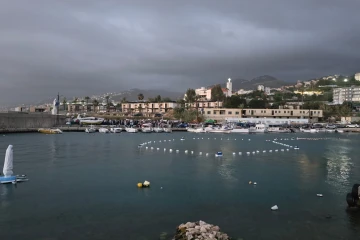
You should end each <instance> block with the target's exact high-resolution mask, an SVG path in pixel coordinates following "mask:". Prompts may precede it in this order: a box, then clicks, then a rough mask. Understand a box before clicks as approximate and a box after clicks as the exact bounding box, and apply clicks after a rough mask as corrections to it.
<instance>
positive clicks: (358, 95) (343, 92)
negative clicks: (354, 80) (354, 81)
mask: <svg viewBox="0 0 360 240" xmlns="http://www.w3.org/2000/svg"><path fill="white" fill-rule="evenodd" d="M344 102H360V87H359V86H352V87H343V88H334V89H333V103H334V104H343V103H344Z"/></svg>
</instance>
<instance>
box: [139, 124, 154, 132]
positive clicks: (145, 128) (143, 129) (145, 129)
mask: <svg viewBox="0 0 360 240" xmlns="http://www.w3.org/2000/svg"><path fill="white" fill-rule="evenodd" d="M152 131H153V128H152V124H151V123H145V124H143V125H142V127H141V132H143V133H151V132H152Z"/></svg>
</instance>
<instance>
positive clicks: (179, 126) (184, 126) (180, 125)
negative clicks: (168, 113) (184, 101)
mask: <svg viewBox="0 0 360 240" xmlns="http://www.w3.org/2000/svg"><path fill="white" fill-rule="evenodd" d="M188 126H189V125H188V124H187V123H181V124H179V125H177V126H176V127H177V128H187V127H188Z"/></svg>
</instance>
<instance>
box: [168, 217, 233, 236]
mask: <svg viewBox="0 0 360 240" xmlns="http://www.w3.org/2000/svg"><path fill="white" fill-rule="evenodd" d="M202 239H220V240H231V238H230V237H229V236H228V235H227V234H226V233H222V232H220V228H219V227H218V226H215V225H212V224H208V223H206V222H204V221H198V222H187V223H185V224H180V226H178V227H177V228H176V235H175V237H174V238H173V240H202Z"/></svg>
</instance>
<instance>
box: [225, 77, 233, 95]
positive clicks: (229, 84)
mask: <svg viewBox="0 0 360 240" xmlns="http://www.w3.org/2000/svg"><path fill="white" fill-rule="evenodd" d="M226 88H227V90H228V93H227V96H228V97H231V95H232V82H231V78H228V81H227V83H226Z"/></svg>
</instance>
